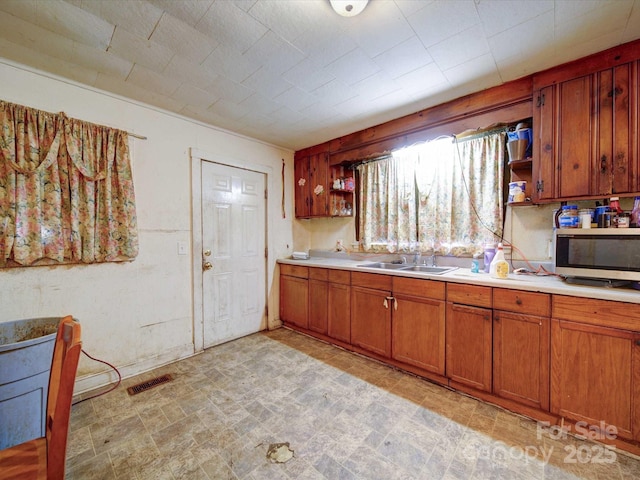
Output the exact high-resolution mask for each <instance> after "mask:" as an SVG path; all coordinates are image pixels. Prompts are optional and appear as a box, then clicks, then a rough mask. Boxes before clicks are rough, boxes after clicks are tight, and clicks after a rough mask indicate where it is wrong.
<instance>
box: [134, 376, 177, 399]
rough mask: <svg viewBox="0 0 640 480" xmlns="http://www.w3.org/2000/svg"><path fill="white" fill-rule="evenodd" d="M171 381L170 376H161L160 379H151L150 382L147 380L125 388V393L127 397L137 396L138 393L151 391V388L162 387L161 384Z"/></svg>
mask: <svg viewBox="0 0 640 480" xmlns="http://www.w3.org/2000/svg"><path fill="white" fill-rule="evenodd" d="M171 380H173V378H172V377H171V375H170V374H166V375H162V376H160V377H156V378H152V379H151V380H147V381H146V382H142V383H139V384H137V385H134V386H133V387H129V388H127V392H129V395H137V394H138V393H142V392H145V391H147V390H150V389H152V388H153V387H157V386H158V385H162V384H163V383H167V382H170V381H171Z"/></svg>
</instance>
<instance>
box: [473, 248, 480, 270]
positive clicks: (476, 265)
mask: <svg viewBox="0 0 640 480" xmlns="http://www.w3.org/2000/svg"><path fill="white" fill-rule="evenodd" d="M478 257H479V254H477V253H476V254H475V255H474V256H473V258H472V259H471V273H479V272H480V259H479V258H478Z"/></svg>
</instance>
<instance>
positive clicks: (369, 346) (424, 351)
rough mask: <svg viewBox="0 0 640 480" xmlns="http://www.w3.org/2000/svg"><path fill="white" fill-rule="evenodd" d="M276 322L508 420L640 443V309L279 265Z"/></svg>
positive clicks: (549, 296) (553, 296)
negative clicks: (501, 410)
mask: <svg viewBox="0 0 640 480" xmlns="http://www.w3.org/2000/svg"><path fill="white" fill-rule="evenodd" d="M287 267H289V268H287ZM445 291H446V296H445ZM280 318H281V319H282V320H283V321H284V322H285V323H287V324H289V325H291V326H293V327H299V328H300V329H303V330H305V331H307V332H310V333H313V332H315V333H318V334H319V336H321V337H323V338H325V339H326V338H327V337H329V338H334V339H336V341H339V342H341V344H342V345H353V347H354V349H356V350H358V351H367V352H371V353H372V354H374V355H375V356H376V357H377V358H388V359H392V361H391V363H394V364H395V365H399V366H401V365H402V364H403V363H404V364H406V365H407V368H409V369H410V368H411V367H416V368H418V369H420V370H422V371H423V372H425V375H428V373H427V372H429V373H435V374H437V375H439V376H440V378H441V379H444V380H445V381H446V379H445V377H447V378H448V379H449V384H450V385H451V386H452V387H454V388H459V389H460V390H464V391H468V392H469V393H473V391H474V390H475V391H476V392H477V395H478V397H480V398H484V399H489V400H491V399H494V400H495V401H496V402H498V403H500V402H499V399H500V398H502V399H504V400H503V401H504V402H505V404H506V405H507V406H508V408H514V409H515V410H516V411H517V410H518V405H520V407H519V408H521V409H523V411H524V412H527V413H528V414H532V415H533V416H534V417H536V415H537V414H536V413H535V412H536V411H537V412H541V413H543V412H545V411H546V412H551V414H553V415H557V416H559V417H565V418H567V419H568V420H571V421H574V422H585V425H586V424H588V425H592V426H596V427H601V428H604V427H608V428H611V427H615V428H616V429H617V430H615V432H617V433H616V435H617V436H618V437H619V438H621V439H626V440H634V441H636V442H640V304H630V303H624V302H615V301H604V300H597V299H586V298H576V297H570V296H565V295H549V294H544V293H540V292H523V291H517V290H511V289H506V288H492V287H484V286H477V285H469V284H458V283H451V282H447V283H445V282H437V281H431V280H421V279H410V278H406V277H394V278H393V280H392V278H391V276H389V275H378V274H369V273H362V272H355V271H352V272H349V271H344V270H343V271H339V270H332V269H320V268H311V267H310V268H308V269H307V267H299V266H289V265H282V268H281V275H280ZM398 362H400V363H398ZM532 412H533V413H532ZM547 415H548V414H547ZM541 418H549V417H544V415H542V417H541ZM609 432H610V430H609Z"/></svg>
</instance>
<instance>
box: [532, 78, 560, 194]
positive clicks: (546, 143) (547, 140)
mask: <svg viewBox="0 0 640 480" xmlns="http://www.w3.org/2000/svg"><path fill="white" fill-rule="evenodd" d="M533 99H534V102H535V105H536V108H534V109H533V126H534V129H533V131H534V139H533V157H534V160H533V180H534V185H533V189H534V190H533V195H534V200H535V201H545V200H547V201H549V200H553V199H554V198H556V195H557V193H556V190H555V188H556V159H555V132H556V108H555V107H556V86H555V85H552V86H550V87H545V88H543V89H541V90H540V91H539V92H538V93H537V94H535V95H534V98H533Z"/></svg>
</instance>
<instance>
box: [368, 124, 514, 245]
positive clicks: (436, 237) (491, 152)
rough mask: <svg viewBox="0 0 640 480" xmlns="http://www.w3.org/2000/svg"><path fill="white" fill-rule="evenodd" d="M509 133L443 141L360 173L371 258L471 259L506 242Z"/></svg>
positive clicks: (396, 154) (410, 150)
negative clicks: (396, 254)
mask: <svg viewBox="0 0 640 480" xmlns="http://www.w3.org/2000/svg"><path fill="white" fill-rule="evenodd" d="M504 152H505V132H504V130H500V131H494V132H489V133H486V134H482V135H478V136H472V137H466V138H464V139H460V140H458V139H455V138H453V139H452V138H451V137H447V138H442V139H437V140H434V141H431V142H426V143H422V144H419V145H415V146H412V147H408V148H405V149H402V150H399V151H396V152H394V153H393V154H392V155H390V156H386V157H383V158H380V159H376V160H375V161H371V162H368V163H364V164H361V165H359V166H358V167H357V168H358V173H359V175H360V210H359V212H360V225H359V228H360V237H361V238H360V240H361V243H362V245H363V249H364V250H365V251H367V252H412V251H421V252H425V253H435V254H438V255H455V256H470V255H473V254H475V253H480V252H481V251H482V249H483V244H484V243H485V242H492V243H493V242H494V241H495V236H498V237H501V236H502V225H503V179H504Z"/></svg>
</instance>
